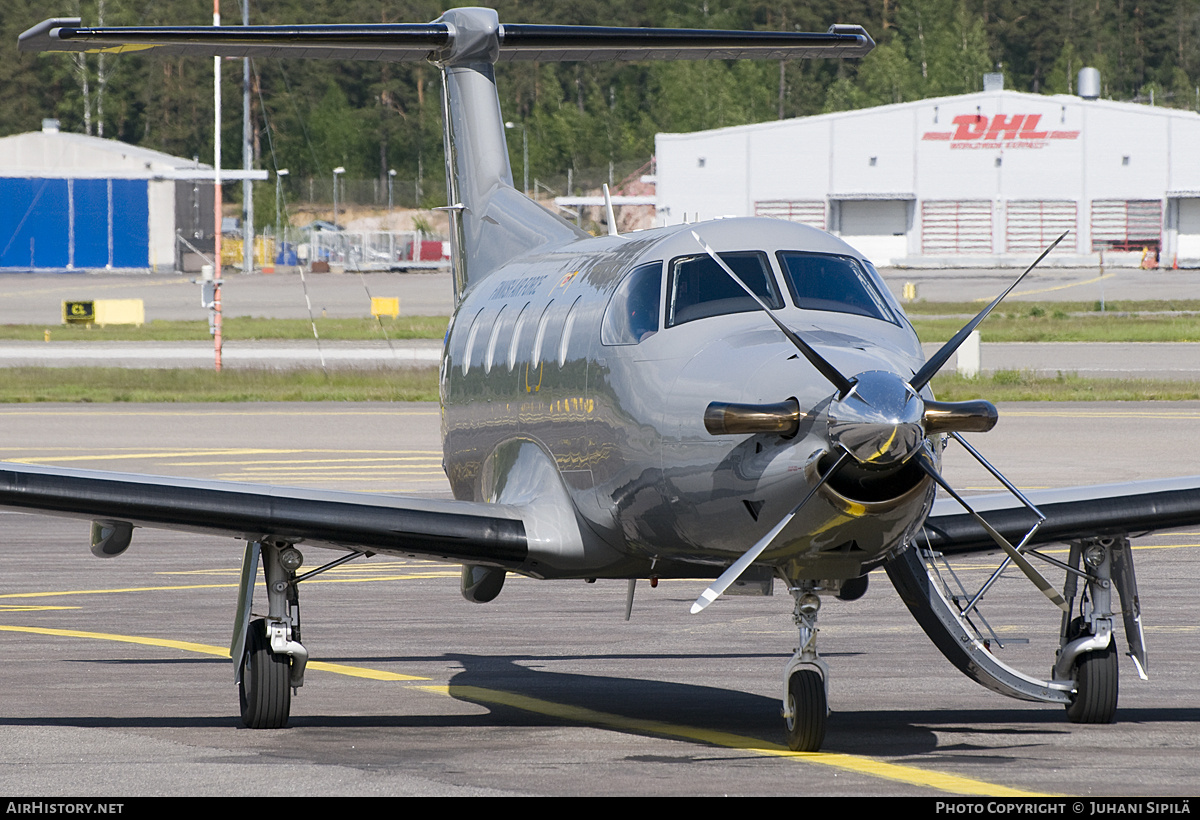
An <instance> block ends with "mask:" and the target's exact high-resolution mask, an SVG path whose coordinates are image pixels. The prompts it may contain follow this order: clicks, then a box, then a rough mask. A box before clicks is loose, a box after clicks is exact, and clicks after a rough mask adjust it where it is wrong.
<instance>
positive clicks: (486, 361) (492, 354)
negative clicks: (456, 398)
mask: <svg viewBox="0 0 1200 820" xmlns="http://www.w3.org/2000/svg"><path fill="white" fill-rule="evenodd" d="M506 310H508V305H505V306H504V307H502V308H500V312H499V313H498V314H496V321H495V322H494V323H493V324H492V335H491V338H489V339H488V346H487V355H486V356H485V357H484V358H483V372H484V373H491V372H492V362H494V361H495V360H496V342H497V341H498V340H499V339H500V328H501V327H502V326H503V325H504V312H505V311H506Z"/></svg>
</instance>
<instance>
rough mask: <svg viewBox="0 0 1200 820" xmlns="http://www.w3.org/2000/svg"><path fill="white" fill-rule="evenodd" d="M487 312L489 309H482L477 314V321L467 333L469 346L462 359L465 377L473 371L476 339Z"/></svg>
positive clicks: (465, 348)
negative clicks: (472, 364) (472, 361)
mask: <svg viewBox="0 0 1200 820" xmlns="http://www.w3.org/2000/svg"><path fill="white" fill-rule="evenodd" d="M485 310H487V308H481V309H480V311H479V312H478V313H476V314H475V321H473V322H472V323H471V329H470V331H468V332H467V344H466V347H464V348H463V357H462V374H463V375H464V376H465V375H467V373H468V372H469V371H470V369H471V354H472V352H473V351H474V350H475V338H476V337H477V336H478V335H479V327H480V325H481V324H483V322H482V319H483V312H484V311H485Z"/></svg>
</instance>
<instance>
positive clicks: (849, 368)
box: [441, 219, 933, 579]
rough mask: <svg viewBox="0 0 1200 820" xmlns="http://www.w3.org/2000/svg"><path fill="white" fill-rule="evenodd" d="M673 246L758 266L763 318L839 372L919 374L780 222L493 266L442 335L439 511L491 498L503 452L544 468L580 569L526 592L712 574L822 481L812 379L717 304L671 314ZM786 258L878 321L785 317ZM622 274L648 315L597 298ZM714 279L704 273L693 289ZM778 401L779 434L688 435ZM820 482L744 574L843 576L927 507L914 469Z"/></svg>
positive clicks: (823, 250)
mask: <svg viewBox="0 0 1200 820" xmlns="http://www.w3.org/2000/svg"><path fill="white" fill-rule="evenodd" d="M693 229H694V230H696V231H697V233H699V234H700V235H701V236H702V237H703V238H704V240H705V241H706V242H708V243H709V244H711V245H713V246H714V247H715V248H716V249H717V251H718V252H719V253H720V254H721V255H722V256H723V258H724V255H725V254H731V255H733V256H736V257H739V258H742V259H743V260H746V259H749V260H751V261H753V260H754V259H758V260H761V261H760V262H758V263H757V264H761V265H763V266H765V267H766V268H769V272H770V277H771V278H773V279H774V285H775V288H776V292H775V298H777V299H778V300H779V301H780V303H781V304H780V306H779V307H778V308H777V310H776V314H777V315H778V316H779V317H780V318H782V319H783V321H784V322H785V323H787V324H788V325H789V326H791V327H794V328H796V329H797V330H799V331H800V332H802V333H803V334H804V335H805V338H807V339H808V340H810V341H811V342H812V343H813V344H814V345H815V346H817V347H818V348H819V349H820V351H821V354H822V355H823V356H825V357H826V358H827V359H829V360H830V361H831V362H832V363H833V364H834V365H835V366H836V367H837V368H838V369H839V370H841V371H842V372H845V373H851V374H856V373H863V372H867V371H886V372H889V373H894V374H898V375H900V376H901V377H902V378H905V379H907V378H910V377H911V376H912V374H913V373H914V372H915V370H916V369H918V368H919V367H920V366H921V364H922V362H923V357H922V354H921V348H920V344H919V342H918V340H917V338H916V334H915V333H914V331H913V330H912V327H911V326H910V325H909V324H908V322H907V320H905V319H904V318H903V313H902V311H901V310H900V308H899V306H898V305H897V304H896V303H895V301H894V299H892V297H891V296H890V295H889V294H888V292H887V289H886V287H885V286H884V284H883V283H882V281H881V280H879V278H878V275H877V274H876V273H875V272H874V270H873V268H871V267H870V266H869V264H865V263H863V261H862V258H861V256H859V255H858V253H857V252H856V251H854V250H853V249H852V248H850V247H849V246H848V245H846V244H845V243H843V242H842V241H840V240H838V239H836V238H835V237H832V236H830V235H829V234H826V233H824V232H821V231H817V230H815V229H811V228H807V227H804V226H800V225H796V224H792V223H786V222H781V221H776V220H762V219H733V220H721V221H718V222H711V223H705V224H701V225H696V226H682V227H675V228H666V229H658V230H652V231H645V232H640V233H634V234H630V235H627V236H621V237H611V236H605V237H598V238H591V239H581V240H578V241H575V242H571V243H568V244H565V245H559V246H556V247H552V248H549V249H544V250H542V251H540V252H537V253H535V254H530V255H526V256H522V257H518V258H516V259H514V260H512V261H511V262H509V263H507V264H505V265H504V266H503V267H501V268H500V269H498V270H497V271H495V272H494V273H493V274H491V275H489V276H487V277H486V278H485V279H483V280H482V281H481V282H479V284H478V285H476V286H474V287H473V288H471V289H469V290H468V291H467V292H466V293H464V294H463V298H462V300H461V302H460V304H459V306H458V309H457V311H456V312H455V315H454V317H453V319H452V321H451V325H450V329H449V331H448V334H447V344H446V347H445V353H444V358H443V362H442V370H441V391H442V402H443V434H444V446H445V467H446V472H447V475H448V476H449V479H450V483H451V487H452V488H453V492H454V495H455V497H456V498H459V499H462V500H473V501H494V500H497V499H496V498H495V497H494V495H495V494H494V492H493V488H494V480H490V479H489V480H485V479H484V476H485V474H487V475H490V473H489V472H488V471H489V467H488V465H489V459H493V458H494V457H495V454H496V453H497V452H498V451H500V450H502V449H503V448H504V447H505V446H506V445H511V443H513V442H518V441H519V442H526V443H532V444H534V445H535V446H536V447H538V448H539V449H540V450H542V451H543V452H544V453H545V454H546V456H547V457H548V458H549V459H552V460H553V463H554V465H555V467H556V469H557V472H558V475H559V476H560V477H561V481H562V483H563V485H564V487H565V489H566V492H567V493H568V494H569V496H570V498H571V500H572V502H573V504H574V507H575V510H576V511H577V513H578V515H579V517H580V519H581V520H582V522H584V523H585V529H586V532H585V534H584V538H583V540H584V542H585V544H584V548H585V552H587V553H588V555H586V556H583V557H578V558H577V559H576V560H575V561H573V562H566V563H563V564H560V565H559V566H558V567H557V568H547V567H545V566H543V567H541V568H540V569H539V571H538V573H537V574H539V575H543V576H545V577H553V576H559V577H562V576H568V577H569V576H572V575H577V576H580V577H604V576H606V575H617V574H627V573H628V572H629V571H630V561H631V560H632V561H634V562H637V563H640V564H643V565H644V571H645V572H646V574H656V575H670V574H673V573H684V572H686V573H689V574H695V573H696V571H697V565H708V566H710V567H711V568H712V569H711V570H710V571H712V572H719V569H720V568H721V567H723V566H725V565H728V564H729V562H730V561H731V560H733V558H735V557H737V556H738V555H740V554H741V553H743V552H744V551H745V550H746V549H747V547H748V546H750V545H751V544H753V543H754V542H755V541H756V540H757V539H759V538H760V537H762V536H763V534H765V533H766V532H767V531H768V530H769V529H770V528H771V527H772V526H774V525H775V523H776V522H778V521H779V520H780V519H781V518H782V517H783V516H784V515H785V514H786V513H787V512H788V511H789V510H790V509H791V508H792V507H793V506H794V505H795V504H796V503H797V502H798V500H799V499H800V498H801V497H802V496H803V495H804V494H805V493H806V492H807V491H808V488H809V487H811V486H812V485H813V484H815V483H816V481H817V480H818V478H819V474H820V471H821V469H822V468H823V467H827V466H828V465H827V464H826V463H824V462H823V461H822V457H824V456H826V454H827V453H830V452H832V451H834V446H833V445H831V442H830V438H829V434H828V418H827V416H826V414H825V409H826V407H827V406H828V404H829V401H830V398H831V394H832V392H833V390H832V388H831V386H830V385H829V383H828V382H827V381H826V380H825V378H823V377H822V376H821V375H820V374H819V373H818V372H817V371H816V370H815V369H814V368H813V367H812V366H811V365H810V364H809V363H808V362H807V361H805V360H804V359H803V358H802V357H799V356H798V355H797V353H796V349H795V348H794V347H793V346H792V345H791V344H790V343H789V342H788V341H787V340H786V339H785V338H784V337H783V336H782V335H781V333H780V332H779V331H778V330H777V329H776V328H775V327H774V326H773V325H772V324H771V323H770V322H769V321H768V320H767V318H766V317H765V316H764V315H763V314H762V312H761V310H759V309H758V308H756V307H755V308H753V309H751V308H750V307H747V306H746V304H740V305H738V306H737V312H725V311H726V310H727V309H730V303H731V301H732V300H730V299H724V300H712V301H710V302H704V303H702V304H697V305H691V306H690V307H687V308H684V307H682V306H681V302H682V301H683V300H684V299H685V296H684V293H683V288H685V286H686V283H684V282H683V281H682V276H683V273H680V274H679V275H678V278H679V281H678V282H677V281H676V279H677V276H676V274H675V273H674V271H676V270H679V271H684V270H685V267H686V266H684V267H679V266H680V264H681V261H683V262H686V261H687V260H695V259H700V258H703V257H704V252H703V249H702V248H701V246H700V245H699V244H698V243H697V242H696V239H695V238H694V237H693V235H692V230H693ZM788 252H793V253H800V254H804V255H812V256H815V257H829V258H833V259H843V260H844V259H852V260H855V261H856V262H857V263H858V264H859V265H860V266H861V270H862V271H863V272H864V274H865V277H866V278H868V279H869V280H870V281H869V288H870V289H871V290H872V291H873V292H874V296H876V297H877V298H878V300H879V301H880V302H881V303H882V306H881V307H879V308H878V310H879V311H880V313H881V314H882V315H884V316H886V318H885V319H880V318H876V317H873V316H868V315H859V314H857V313H854V312H850V311H849V309H847V308H845V307H844V306H841V307H839V306H838V305H836V304H834V305H829V306H826V308H823V309H801V308H799V307H797V306H796V304H795V299H796V297H795V295H794V294H790V293H789V287H788V286H787V285H786V284H785V281H786V277H785V276H784V275H782V265H783V264H784V263H783V261H782V257H781V253H788ZM655 266H657V267H655ZM631 271H645V272H648V273H649V276H648V278H649V281H650V282H651V285H649V286H644V287H642V290H643V291H647V289H648V290H649V291H652V292H653V300H652V301H653V302H655V303H656V304H657V308H656V309H655V308H654V306H653V305H650V304H648V303H647V304H638V305H635V304H633V303H632V300H631V298H630V297H628V294H626V293H624V292H622V293H620V294H618V293H617V292H618V290H621V289H622V288H624V289H625V290H629V289H630V288H629V286H627V285H626V284H624V283H626V282H628V281H629V278H631V273H630V272H631ZM724 276H726V274H724V273H722V272H720V270H719V269H717V268H716V267H715V265H714V266H713V270H711V271H708V272H707V277H708V279H713V277H724ZM717 284H718V285H719V284H720V282H718V283H717ZM634 287H635V288H636V286H634ZM743 298H744V300H745V302H749V301H750V300H749V299H748V297H743ZM622 299H624V300H625V301H621V300H622ZM632 299H636V296H635V297H632ZM645 301H647V300H646V299H643V302H645ZM621 311H624V314H623V315H622V314H621ZM639 311H641V312H640V313H639ZM685 311H690V313H685ZM647 312H649V313H651V314H653V315H651V316H650V318H649V323H645V322H646V321H647V320H646V313H647ZM630 316H632V317H633V318H632V319H631V318H630ZM631 324H633V325H635V326H634V327H632V329H631V327H630V325H631ZM786 399H795V400H796V401H797V403H798V405H799V407H800V412H801V418H800V424H799V428H798V430H796V431H795V432H794V433H792V434H789V435H781V434H779V433H755V434H752V435H745V434H741V435H712V434H710V433H709V432H708V431H707V430H706V429H705V425H704V414H705V409H706V407H707V406H708V405H709V404H710V403H711V402H714V401H721V402H739V403H747V404H768V403H772V402H780V401H783V400H786ZM834 454H835V455H836V453H834ZM843 472H846V471H843ZM868 483H870V482H868ZM833 484H834V486H830V485H826V486H824V487H822V489H821V494H820V503H814V504H810V505H808V506H807V507H806V508H805V509H804V510H803V511H802V513H801V514H800V515H799V516H797V518H796V519H795V520H793V521H792V522H791V523H790V524H789V526H788V527H787V528H786V529H785V530H784V532H783V533H782V534H781V536H780V538H779V539H778V540H777V542H776V543H775V544H774V545H773V546H772V548H771V549H770V550H769V551H768V552H767V553H766V554H765V555H764V556H763V559H762V561H761V563H765V564H768V565H771V566H773V567H775V568H776V570H777V572H779V573H780V574H781V575H783V576H784V577H786V578H814V579H826V578H828V579H842V578H851V577H856V576H857V575H860V574H861V573H862V572H863V571H864V569H865V568H869V567H870V566H871V565H872V564H873V563H875V562H877V561H878V559H879V558H880V557H881V556H883V555H886V554H887V552H888V551H889V550H891V549H892V548H894V547H896V546H897V545H899V544H902V543H904V542H905V541H907V540H908V539H909V538H911V536H912V535H913V533H914V532H915V529H916V527H918V526H919V524H920V522H921V521H922V520H923V519H924V516H925V514H926V513H927V512H928V509H929V505H930V503H931V501H932V496H933V485H932V482H930V481H929V480H928V479H927V478H926V477H924V475H923V474H915V468H912V469H910V470H907V471H901V472H900V473H898V474H896V475H892V476H886V475H882V474H881V476H880V477H879V479H878V481H877V482H876V483H875V484H873V485H872V486H871V487H870V488H864V486H860V485H854V486H851V485H848V484H843V485H838V484H837V483H836V482H833ZM864 511H870V512H871V513H873V514H872V515H867V516H864V515H863V512H864ZM589 539H590V540H591V541H592V542H593V544H594V545H595V546H596V547H597V548H595V549H592V550H591V551H590V552H589V551H588V549H587V542H588V541H589ZM601 544H602V545H603V546H604V547H607V548H608V549H605V548H603V547H600V545H601ZM614 555H616V556H620V558H619V559H615V560H614ZM701 571H703V568H701Z"/></svg>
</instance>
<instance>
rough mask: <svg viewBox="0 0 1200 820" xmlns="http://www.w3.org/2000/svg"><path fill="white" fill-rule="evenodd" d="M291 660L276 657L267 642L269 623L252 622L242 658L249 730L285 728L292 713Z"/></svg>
mask: <svg viewBox="0 0 1200 820" xmlns="http://www.w3.org/2000/svg"><path fill="white" fill-rule="evenodd" d="M290 672H291V658H289V657H288V656H287V655H276V654H275V653H274V652H272V651H271V642H270V641H269V640H268V639H267V622H266V621H263V620H261V619H260V620H257V621H252V622H251V623H250V630H249V634H248V635H247V636H246V654H245V655H244V656H243V657H242V682H241V684H240V685H239V686H238V691H239V693H240V695H241V702H242V723H243V724H244V725H245V726H246V727H247V728H248V729H282V728H283V727H284V726H287V722H288V715H289V714H290V713H291V710H292V687H291V686H290V685H289V674H290Z"/></svg>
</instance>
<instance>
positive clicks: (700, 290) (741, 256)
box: [667, 251, 783, 327]
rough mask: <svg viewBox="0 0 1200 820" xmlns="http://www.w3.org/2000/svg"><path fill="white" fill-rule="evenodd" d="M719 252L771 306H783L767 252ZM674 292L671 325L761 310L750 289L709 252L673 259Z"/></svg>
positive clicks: (672, 285) (671, 299) (668, 316)
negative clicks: (742, 284) (709, 254)
mask: <svg viewBox="0 0 1200 820" xmlns="http://www.w3.org/2000/svg"><path fill="white" fill-rule="evenodd" d="M719 255H720V257H721V260H722V261H723V262H724V263H725V264H726V265H728V266H729V267H730V269H731V270H732V271H733V272H734V273H735V274H737V277H738V279H741V280H742V281H743V282H745V283H746V285H747V286H748V287H749V288H750V290H752V291H754V293H755V294H757V296H758V298H760V299H762V300H763V302H765V303H766V304H767V305H768V306H769V307H771V308H781V307H783V299H782V298H781V297H780V295H779V290H778V288H777V286H776V284H775V277H774V275H773V274H772V273H771V266H770V264H769V263H768V262H767V255H766V254H765V253H763V252H762V251H737V252H733V253H722V254H719ZM670 294H671V295H670V299H669V301H668V308H667V327H671V326H673V325H681V324H683V323H684V322H690V321H692V320H694V319H703V318H705V317H708V316H721V315H724V314H726V313H745V312H747V311H751V310H759V307H758V305H756V304H755V303H754V300H753V299H751V298H750V297H749V296H747V295H746V291H744V290H743V289H742V288H741V286H739V285H738V283H737V282H734V281H733V280H732V279H730V278H729V274H728V273H726V272H725V271H724V270H722V269H721V267H720V266H719V265H718V264H717V263H716V262H715V261H713V259H712V258H711V257H709V256H707V255H705V254H700V255H698V256H684V257H680V258H679V259H674V260H672V261H671V284H670Z"/></svg>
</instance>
